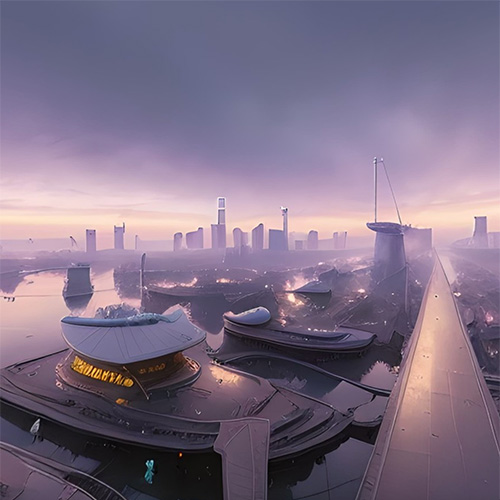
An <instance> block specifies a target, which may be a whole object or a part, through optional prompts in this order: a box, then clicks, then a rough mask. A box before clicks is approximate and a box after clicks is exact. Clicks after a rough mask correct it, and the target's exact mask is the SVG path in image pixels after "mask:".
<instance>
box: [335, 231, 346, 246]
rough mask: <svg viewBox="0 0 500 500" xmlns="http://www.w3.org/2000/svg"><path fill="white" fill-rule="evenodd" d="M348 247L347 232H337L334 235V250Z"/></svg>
mask: <svg viewBox="0 0 500 500" xmlns="http://www.w3.org/2000/svg"><path fill="white" fill-rule="evenodd" d="M346 245H347V231H342V232H341V233H339V232H337V231H335V232H334V233H333V248H334V250H343V249H344V248H345V247H346Z"/></svg>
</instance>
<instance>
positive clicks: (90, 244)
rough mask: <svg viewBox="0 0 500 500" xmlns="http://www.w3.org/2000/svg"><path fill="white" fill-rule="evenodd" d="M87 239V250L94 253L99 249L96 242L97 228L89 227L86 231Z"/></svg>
mask: <svg viewBox="0 0 500 500" xmlns="http://www.w3.org/2000/svg"><path fill="white" fill-rule="evenodd" d="M85 236H86V238H85V241H86V250H87V252H88V253H93V252H95V251H96V250H97V243H96V231H95V229H87V230H86V231H85Z"/></svg>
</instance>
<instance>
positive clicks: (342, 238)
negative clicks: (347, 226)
mask: <svg viewBox="0 0 500 500" xmlns="http://www.w3.org/2000/svg"><path fill="white" fill-rule="evenodd" d="M339 244H340V248H341V249H342V250H343V249H344V248H346V246H347V231H343V232H342V233H341V235H340V241H339Z"/></svg>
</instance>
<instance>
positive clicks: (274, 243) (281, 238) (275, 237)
mask: <svg viewBox="0 0 500 500" xmlns="http://www.w3.org/2000/svg"><path fill="white" fill-rule="evenodd" d="M269 250H281V251H286V250H288V247H287V245H286V241H285V233H284V231H282V230H281V229H269Z"/></svg>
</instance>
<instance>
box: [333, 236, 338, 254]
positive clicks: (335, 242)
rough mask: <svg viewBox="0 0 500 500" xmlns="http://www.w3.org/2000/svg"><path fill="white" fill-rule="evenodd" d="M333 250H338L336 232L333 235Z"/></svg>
mask: <svg viewBox="0 0 500 500" xmlns="http://www.w3.org/2000/svg"><path fill="white" fill-rule="evenodd" d="M333 248H334V249H335V250H338V248H339V233H338V232H337V231H335V232H334V233H333Z"/></svg>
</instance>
